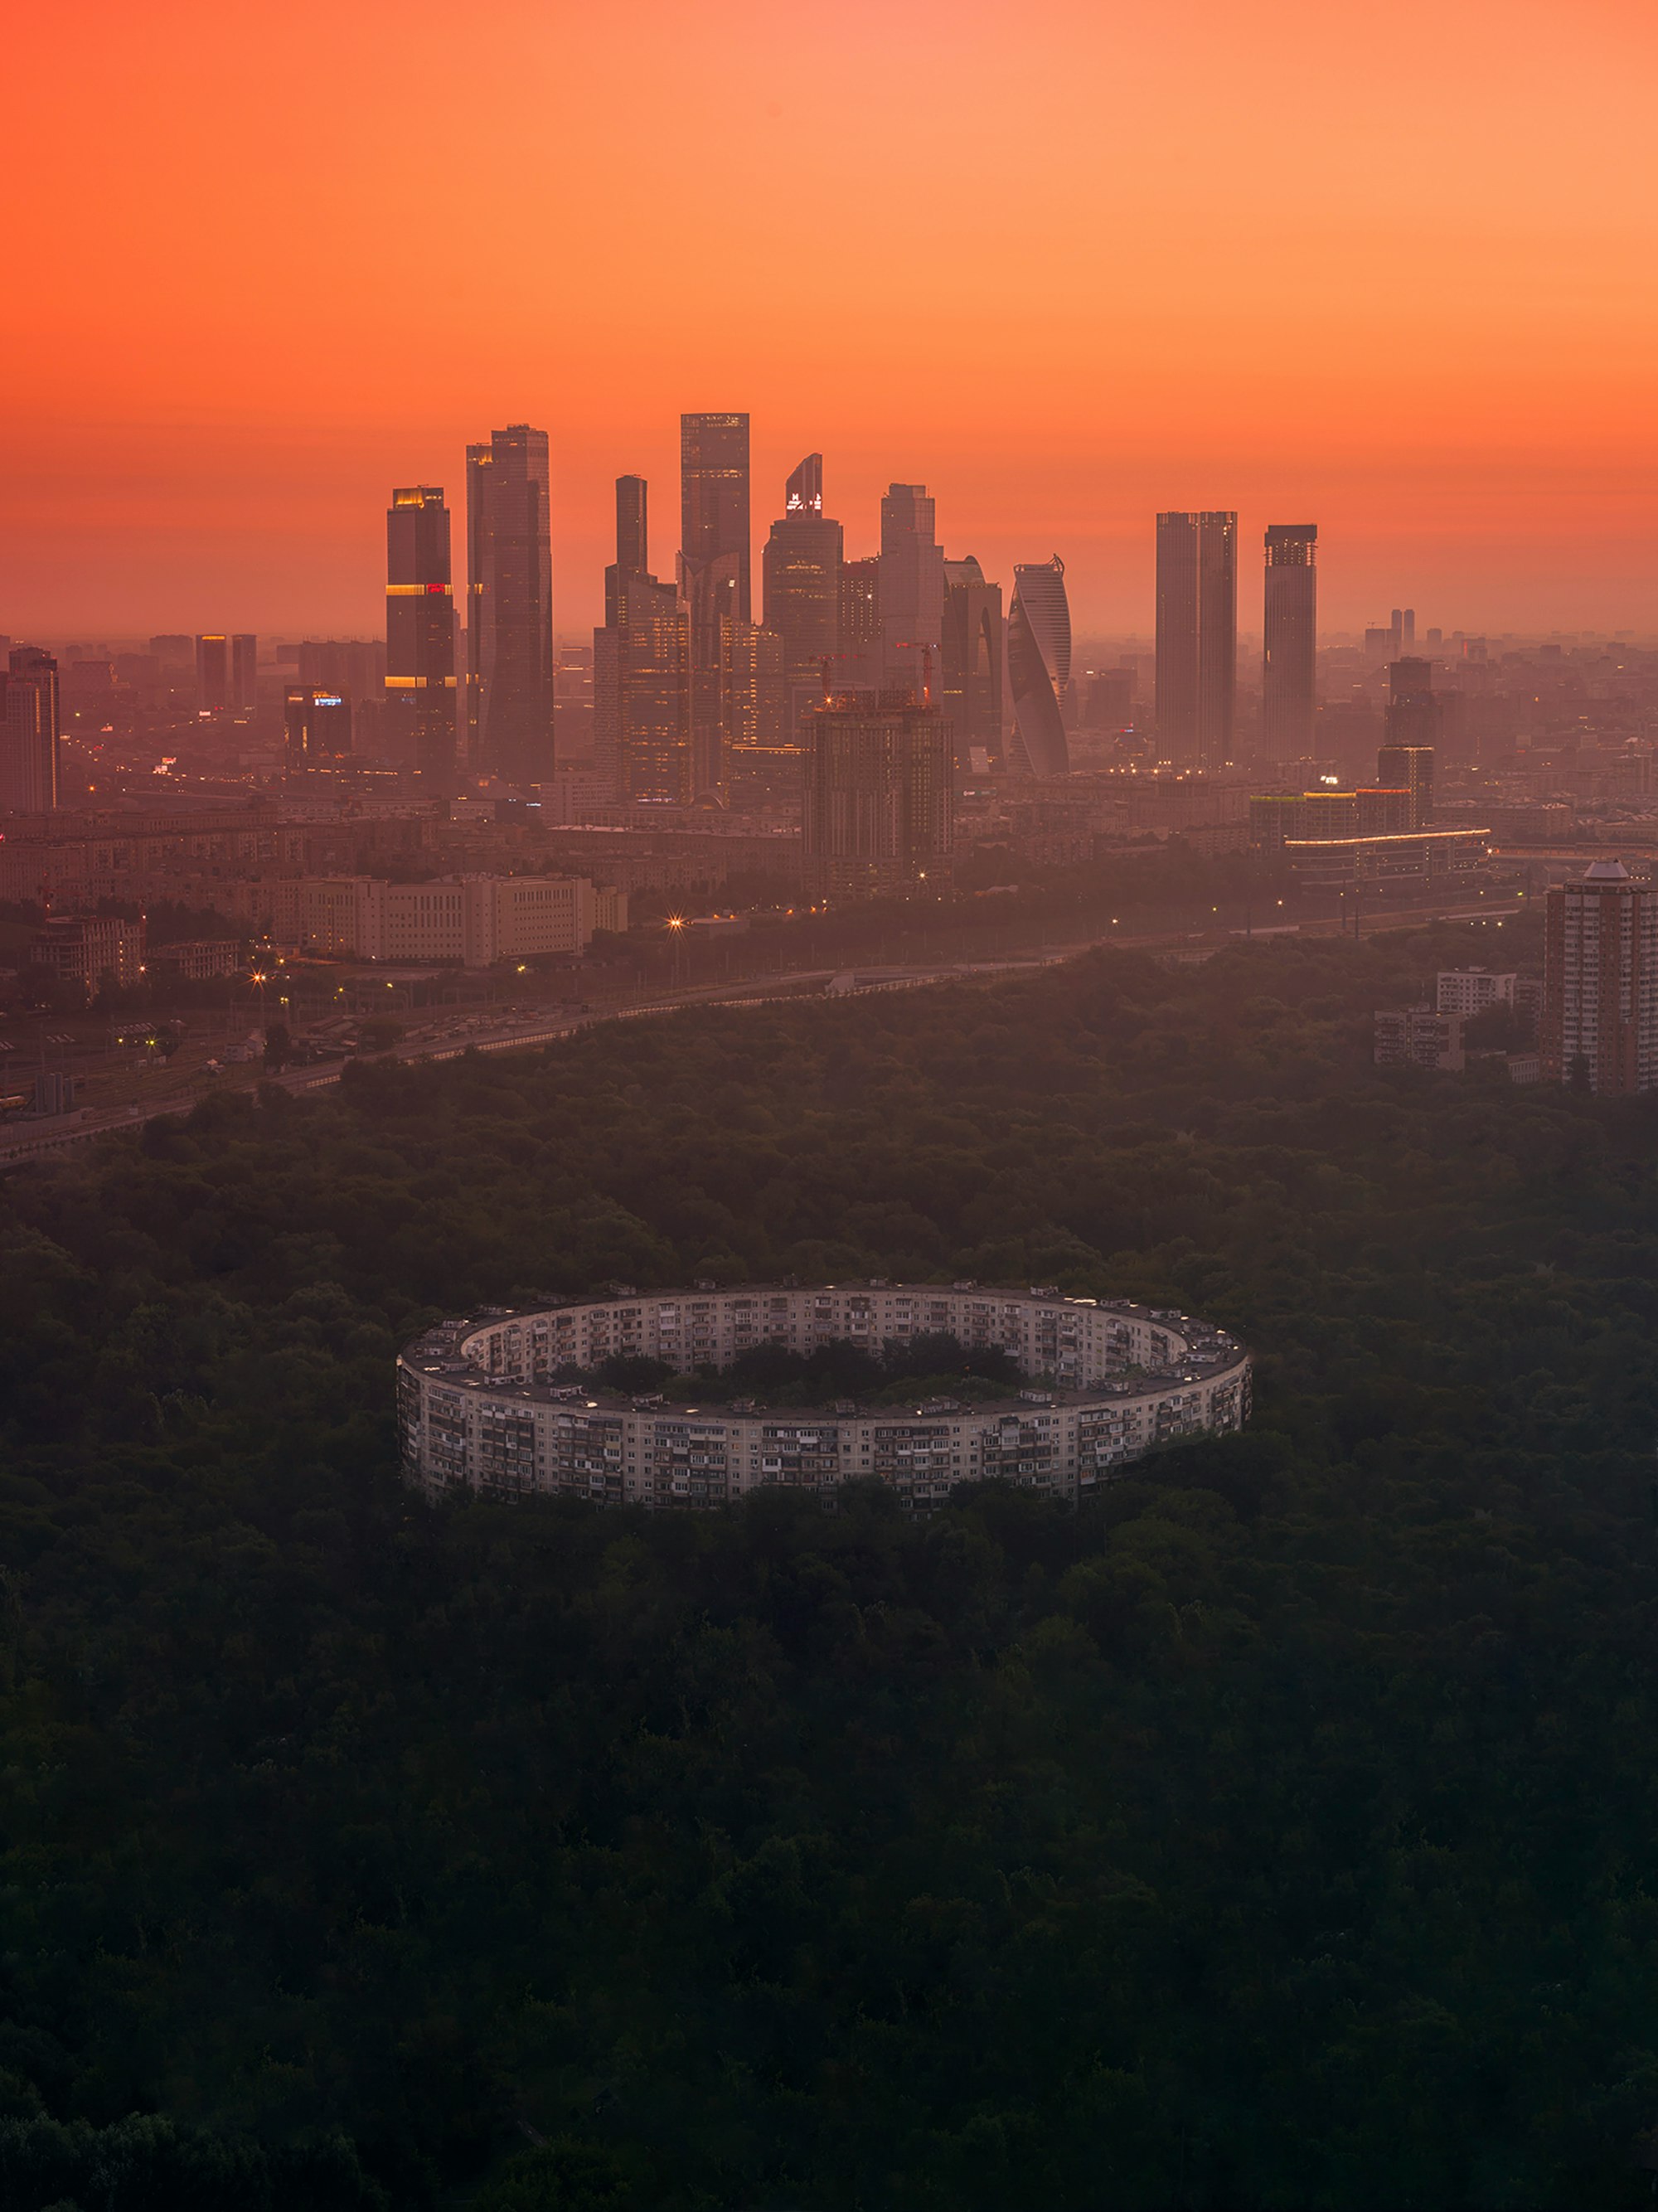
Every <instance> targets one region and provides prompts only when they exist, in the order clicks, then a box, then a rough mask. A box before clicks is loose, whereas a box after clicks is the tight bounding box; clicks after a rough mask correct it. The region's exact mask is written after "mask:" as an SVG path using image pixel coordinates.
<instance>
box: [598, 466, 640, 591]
mask: <svg viewBox="0 0 1658 2212" xmlns="http://www.w3.org/2000/svg"><path fill="white" fill-rule="evenodd" d="M650 566H651V558H650V487H649V486H648V485H647V483H646V481H645V479H644V477H617V478H616V558H615V560H614V561H612V562H611V563H610V566H609V568H606V569H605V571H604V619H605V621H606V623H614V622H615V620H616V591H617V588H618V587H619V586H621V585H622V584H623V583H625V582H626V581H627V580H628V578H629V576H644V575H648V574H649V573H650Z"/></svg>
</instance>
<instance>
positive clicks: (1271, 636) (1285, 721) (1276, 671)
mask: <svg viewBox="0 0 1658 2212" xmlns="http://www.w3.org/2000/svg"><path fill="white" fill-rule="evenodd" d="M1317 555H1318V526H1317V524H1316V523H1312V522H1275V523H1273V524H1272V525H1271V526H1270V527H1269V528H1268V530H1267V532H1266V605H1265V608H1264V617H1265V618H1264V621H1263V623H1262V629H1261V663H1260V714H1261V743H1262V746H1263V748H1264V750H1265V751H1266V757H1267V758H1268V759H1269V760H1275V761H1290V760H1306V759H1308V758H1309V757H1310V756H1311V753H1312V750H1313V727H1314V723H1315V720H1316V718H1317V714H1318V683H1317V671H1318V567H1317Z"/></svg>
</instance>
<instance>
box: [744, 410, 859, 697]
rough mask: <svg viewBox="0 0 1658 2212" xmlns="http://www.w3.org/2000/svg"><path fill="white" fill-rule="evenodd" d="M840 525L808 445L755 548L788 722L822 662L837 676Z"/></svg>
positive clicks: (815, 690) (816, 681) (816, 688)
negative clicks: (828, 509) (776, 516)
mask: <svg viewBox="0 0 1658 2212" xmlns="http://www.w3.org/2000/svg"><path fill="white" fill-rule="evenodd" d="M760 568H761V576H762V581H763V584H764V586H765V617H766V628H767V629H768V630H770V631H772V632H773V633H774V635H775V636H776V637H777V638H778V639H779V640H780V645H781V650H782V671H783V684H784V687H785V696H786V699H787V702H788V726H789V728H790V729H791V730H793V728H794V727H796V726H797V724H798V721H799V716H800V714H802V713H803V712H810V711H811V708H813V706H814V705H815V703H816V702H817V699H818V697H819V696H820V695H821V693H822V691H823V664H824V662H825V661H828V662H829V664H830V680H831V682H833V683H835V684H839V683H840V682H841V674H840V671H838V670H837V669H836V668H835V665H834V663H835V656H836V654H837V653H839V651H840V649H841V526H840V524H839V523H838V522H835V521H832V520H829V518H828V517H827V516H826V515H825V514H824V513H823V455H822V454H821V453H808V454H807V456H806V458H805V460H804V461H802V462H801V464H800V465H799V468H798V469H796V470H795V471H794V473H793V476H792V477H790V478H789V480H788V483H787V485H786V487H785V491H784V499H783V513H782V518H781V520H779V521H777V522H774V523H773V525H772V526H771V535H770V537H769V538H768V539H767V541H766V547H765V550H764V552H763V553H762V556H761V563H760Z"/></svg>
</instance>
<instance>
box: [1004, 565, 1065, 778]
mask: <svg viewBox="0 0 1658 2212" xmlns="http://www.w3.org/2000/svg"><path fill="white" fill-rule="evenodd" d="M1007 678H1008V684H1009V686H1010V688H1011V691H1012V693H1013V743H1014V750H1015V754H1016V756H1017V758H1018V762H1019V765H1020V766H1021V767H1022V768H1023V769H1024V770H1025V772H1026V774H1027V775H1037V776H1054V775H1069V774H1070V772H1071V748H1070V746H1069V744H1067V743H1066V734H1065V715H1064V712H1063V702H1064V701H1065V699H1066V696H1067V694H1068V692H1069V690H1070V688H1071V603H1070V601H1069V600H1068V599H1066V590H1065V563H1064V562H1063V561H1061V560H1060V556H1059V555H1058V554H1057V553H1056V554H1055V555H1054V558H1053V559H1052V560H1051V561H1024V562H1015V563H1014V568H1013V604H1012V605H1011V607H1010V608H1009V609H1008V614H1007Z"/></svg>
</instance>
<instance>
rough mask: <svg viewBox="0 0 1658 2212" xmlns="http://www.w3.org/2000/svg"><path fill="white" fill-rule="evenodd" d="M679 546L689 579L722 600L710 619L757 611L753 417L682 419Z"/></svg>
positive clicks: (745, 618)
mask: <svg viewBox="0 0 1658 2212" xmlns="http://www.w3.org/2000/svg"><path fill="white" fill-rule="evenodd" d="M679 550H680V554H681V557H682V558H683V561H684V562H685V567H686V572H687V575H688V577H691V578H694V579H695V580H697V581H698V582H699V583H700V584H701V586H703V588H705V589H706V590H708V592H711V593H712V594H713V596H714V599H715V600H716V601H717V602H718V604H716V605H714V606H713V607H712V608H711V609H710V611H709V612H710V617H711V619H713V620H714V621H716V622H717V621H718V618H719V617H720V616H721V615H738V616H739V617H741V618H742V620H743V621H744V622H747V621H748V620H749V619H750V616H751V614H752V611H753V610H752V607H751V605H750V591H749V418H748V416H746V415H682V416H680V418H679Z"/></svg>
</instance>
